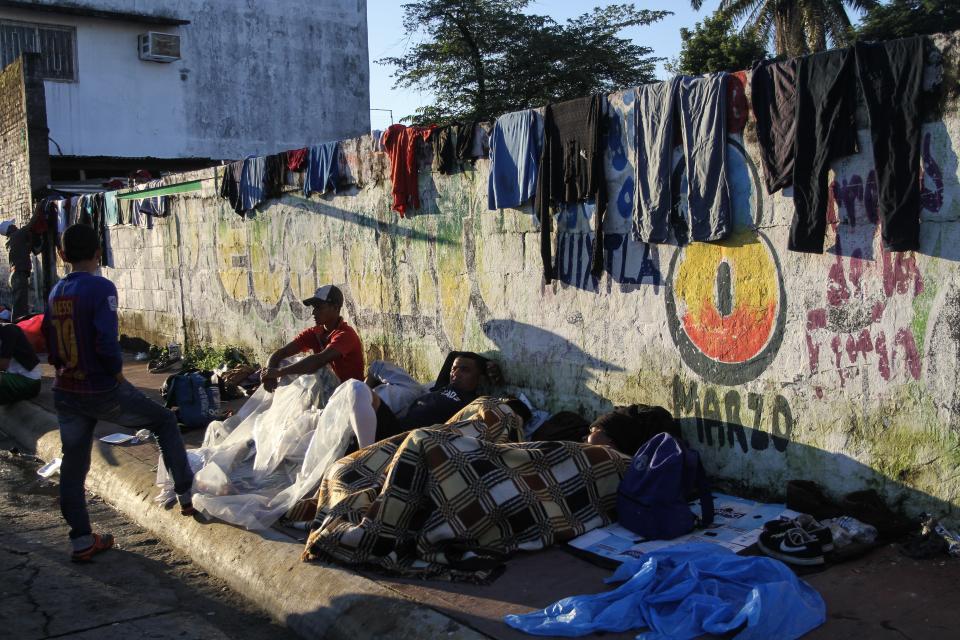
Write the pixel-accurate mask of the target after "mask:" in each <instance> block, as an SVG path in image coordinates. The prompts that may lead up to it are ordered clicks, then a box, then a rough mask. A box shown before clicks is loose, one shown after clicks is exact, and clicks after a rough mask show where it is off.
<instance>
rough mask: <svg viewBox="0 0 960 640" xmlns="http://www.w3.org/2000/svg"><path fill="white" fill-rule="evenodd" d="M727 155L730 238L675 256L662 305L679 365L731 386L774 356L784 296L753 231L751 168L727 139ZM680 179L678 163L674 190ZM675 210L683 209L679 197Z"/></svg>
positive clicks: (756, 201)
mask: <svg viewBox="0 0 960 640" xmlns="http://www.w3.org/2000/svg"><path fill="white" fill-rule="evenodd" d="M727 150H728V153H727V163H728V172H729V177H730V185H731V198H730V201H731V209H732V211H731V216H732V218H733V221H734V231H733V233H732V234H731V236H730V237H729V238H727V239H726V240H724V241H722V242H714V243H705V242H699V243H693V244H689V245H685V246H683V247H680V248H678V249H677V250H676V252H675V253H674V255H673V258H672V260H671V261H670V268H669V271H668V275H667V282H668V283H669V285H670V286H669V289H668V291H667V294H666V295H665V302H666V311H667V322H668V323H669V327H670V334H671V336H672V338H673V341H674V343H675V344H676V345H677V349H678V350H679V351H680V355H681V356H682V357H683V361H684V363H686V365H687V366H688V367H690V368H691V369H693V371H694V372H696V373H697V374H698V375H700V376H701V377H702V378H704V379H705V380H708V381H710V382H714V383H717V384H725V385H729V386H733V385H738V384H743V383H744V382H748V381H750V380H753V379H755V378H757V377H758V376H759V375H760V374H761V373H762V372H763V371H764V370H765V369H766V368H767V367H768V366H769V365H770V363H771V362H772V361H773V358H774V357H775V356H776V354H777V351H778V350H779V348H780V344H781V342H782V340H783V332H784V328H785V325H786V291H785V289H784V285H783V276H782V272H781V268H780V263H779V260H778V258H777V254H776V251H775V250H774V248H773V245H772V244H771V242H770V240H769V239H768V238H767V237H766V235H765V234H764V233H763V232H762V231H761V230H760V229H759V227H760V225H761V222H762V219H761V218H762V215H763V202H762V194H761V190H760V180H759V176H758V174H757V169H756V166H755V165H754V164H753V162H752V161H751V160H750V158H749V156H748V155H747V153H746V151H745V150H744V148H743V146H742V145H741V144H740V143H739V141H737V140H736V139H735V138H731V139H730V141H729V144H728V147H727ZM683 173H684V163H682V162H680V163H678V164H677V169H676V171H675V173H674V184H678V183H680V182H681V181H682V180H683V179H684V176H683ZM682 192H683V189H682V188H681V193H682ZM679 206H681V207H683V206H685V202H684V199H683V198H681V200H680V203H679Z"/></svg>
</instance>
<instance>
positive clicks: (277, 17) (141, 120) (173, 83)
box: [0, 0, 370, 158]
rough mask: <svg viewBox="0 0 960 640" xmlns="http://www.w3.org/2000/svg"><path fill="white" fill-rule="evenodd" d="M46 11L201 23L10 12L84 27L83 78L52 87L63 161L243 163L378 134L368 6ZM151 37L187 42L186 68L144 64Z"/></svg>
mask: <svg viewBox="0 0 960 640" xmlns="http://www.w3.org/2000/svg"><path fill="white" fill-rule="evenodd" d="M34 4H36V5H57V6H64V5H67V6H69V7H71V8H77V7H79V8H85V9H94V10H107V11H118V12H126V13H136V14H145V15H149V16H166V17H175V18H179V19H182V20H189V21H190V24H189V25H185V26H180V27H177V26H163V25H151V24H143V23H138V22H133V21H118V20H109V19H104V18H91V17H81V16H77V15H69V14H64V13H51V12H48V11H43V10H27V9H10V8H3V9H0V18H5V19H11V20H21V21H27V22H43V23H53V24H58V25H68V26H74V27H75V28H76V32H77V65H78V78H77V81H76V82H51V81H48V82H46V89H47V113H48V119H49V123H50V124H49V126H50V136H51V138H52V139H53V140H55V141H56V142H57V143H58V144H59V148H58V147H57V146H56V145H54V144H53V143H52V142H51V144H50V152H51V153H60V152H62V153H63V154H65V155H79V156H95V155H103V156H121V157H157V158H176V157H211V158H237V157H243V156H244V155H246V154H265V153H273V152H276V151H280V150H283V149H287V148H296V147H302V146H304V145H305V144H307V143H315V142H322V141H326V140H331V139H339V138H345V137H349V136H355V135H360V134H361V133H363V132H365V131H367V130H369V123H370V112H369V107H370V98H369V79H368V69H367V18H366V2H365V0H324V2H323V3H319V4H318V6H317V7H316V10H305V7H304V4H303V3H302V2H296V1H295V0H258V1H257V2H253V1H252V0H237V1H230V2H225V1H223V0H150V1H145V0H72V1H67V2H64V1H63V0H37V1H36V2H35V3H34ZM320 4H322V7H321V6H320ZM147 31H161V32H165V33H175V34H179V35H180V36H181V54H182V59H181V60H179V61H177V62H173V63H169V64H165V63H156V62H146V61H142V60H140V59H139V57H138V56H137V35H138V34H141V33H145V32H147ZM345 79H348V80H349V82H344V80H345ZM344 87H348V88H346V89H345V88H344Z"/></svg>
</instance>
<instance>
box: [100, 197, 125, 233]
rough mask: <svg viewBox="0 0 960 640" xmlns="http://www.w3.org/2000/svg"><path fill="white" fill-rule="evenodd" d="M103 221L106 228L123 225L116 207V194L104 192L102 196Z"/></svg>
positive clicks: (118, 209)
mask: <svg viewBox="0 0 960 640" xmlns="http://www.w3.org/2000/svg"><path fill="white" fill-rule="evenodd" d="M103 210H104V214H103V219H104V222H105V223H106V224H107V225H108V226H111V227H112V226H114V225H118V224H123V221H122V220H121V219H120V208H119V207H118V206H117V192H116V191H106V192H104V194H103Z"/></svg>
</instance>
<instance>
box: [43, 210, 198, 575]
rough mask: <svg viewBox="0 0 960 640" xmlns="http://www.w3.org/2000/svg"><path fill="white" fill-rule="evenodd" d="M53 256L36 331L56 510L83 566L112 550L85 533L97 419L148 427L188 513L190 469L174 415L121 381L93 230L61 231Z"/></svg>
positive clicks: (104, 539)
mask: <svg viewBox="0 0 960 640" xmlns="http://www.w3.org/2000/svg"><path fill="white" fill-rule="evenodd" d="M58 251H59V254H60V258H61V259H62V260H64V261H65V262H69V263H70V265H71V267H72V270H71V273H69V274H68V275H67V276H66V277H65V278H63V279H62V280H60V281H59V282H58V283H57V284H56V285H55V286H54V287H53V290H52V291H51V292H50V297H49V298H48V300H47V307H46V313H45V315H44V319H43V333H44V336H46V339H47V350H48V352H49V355H50V364H52V365H54V366H55V367H56V369H57V376H56V381H55V382H54V385H53V394H54V403H55V406H56V409H57V418H58V421H59V423H60V440H61V442H62V444H63V462H62V463H61V466H60V510H61V512H62V513H63V517H64V519H66V521H67V524H68V525H69V526H70V542H71V546H72V547H73V554H72V556H71V559H72V560H73V561H74V562H86V561H89V560H90V559H91V558H92V557H93V556H94V555H95V554H97V553H100V552H101V551H106V550H107V549H109V548H110V547H112V546H113V536H112V535H110V534H108V533H93V531H92V529H91V528H90V517H89V515H88V514H87V502H86V497H85V495H84V481H85V479H86V477H87V471H89V469H90V454H91V451H92V449H93V429H94V427H95V426H96V424H97V421H98V420H107V421H109V422H113V423H115V424H118V425H121V426H124V427H132V428H140V427H148V428H149V429H150V430H151V431H153V432H154V433H155V434H156V436H157V441H158V442H159V444H160V451H161V454H162V457H163V464H164V465H165V466H166V467H167V469H168V470H169V471H170V474H171V475H172V476H173V479H174V490H175V491H176V493H177V499H178V501H179V503H180V510H181V513H183V514H184V515H193V513H195V511H194V509H193V505H192V503H191V493H190V489H191V487H192V486H193V472H192V471H191V469H190V465H189V463H188V462H187V452H186V450H185V449H184V446H183V440H182V439H181V437H180V430H179V428H178V427H177V419H176V416H175V415H174V414H173V413H172V412H171V411H169V410H168V409H165V408H164V407H162V406H160V405H159V404H157V403H156V402H153V401H152V400H150V399H149V398H148V397H146V396H145V395H144V394H143V393H141V392H140V391H139V390H138V389H137V388H136V387H134V386H133V385H132V384H130V383H129V382H127V381H126V380H125V379H124V377H123V374H122V369H123V360H122V356H121V352H120V342H119V335H118V330H119V329H118V320H117V288H116V287H115V286H114V284H113V283H112V282H110V280H108V279H106V278H103V277H100V276H98V275H95V274H96V272H97V270H98V268H99V263H100V253H101V249H100V240H99V238H98V237H97V232H96V231H94V229H93V227H88V226H86V225H81V224H75V225H73V226H71V227H69V228H68V229H67V230H66V231H64V233H63V239H62V247H61V248H60V249H59V250H58Z"/></svg>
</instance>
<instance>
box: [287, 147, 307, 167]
mask: <svg viewBox="0 0 960 640" xmlns="http://www.w3.org/2000/svg"><path fill="white" fill-rule="evenodd" d="M306 162H307V149H306V148H304V149H294V150H292V151H287V169H290V171H300V169H303V165H304V164H306Z"/></svg>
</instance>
